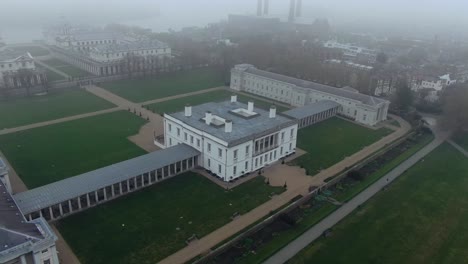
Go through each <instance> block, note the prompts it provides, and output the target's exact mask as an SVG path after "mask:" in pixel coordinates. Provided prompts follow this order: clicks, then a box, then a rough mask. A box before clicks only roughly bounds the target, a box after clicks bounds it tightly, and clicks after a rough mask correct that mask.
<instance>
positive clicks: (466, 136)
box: [455, 132, 468, 151]
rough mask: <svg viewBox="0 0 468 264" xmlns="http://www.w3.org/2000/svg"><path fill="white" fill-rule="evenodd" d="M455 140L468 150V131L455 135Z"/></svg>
mask: <svg viewBox="0 0 468 264" xmlns="http://www.w3.org/2000/svg"><path fill="white" fill-rule="evenodd" d="M455 142H457V144H459V145H460V146H461V147H463V148H464V149H465V150H466V151H468V132H465V133H461V134H460V135H457V136H455Z"/></svg>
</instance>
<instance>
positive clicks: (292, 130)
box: [291, 128, 294, 138]
mask: <svg viewBox="0 0 468 264" xmlns="http://www.w3.org/2000/svg"><path fill="white" fill-rule="evenodd" d="M293 136H294V128H293V129H291V138H293Z"/></svg>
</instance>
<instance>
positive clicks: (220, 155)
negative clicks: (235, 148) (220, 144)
mask: <svg viewBox="0 0 468 264" xmlns="http://www.w3.org/2000/svg"><path fill="white" fill-rule="evenodd" d="M218 156H219V157H220V158H222V157H223V150H222V149H220V148H218Z"/></svg>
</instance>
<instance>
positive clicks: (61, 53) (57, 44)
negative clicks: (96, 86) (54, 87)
mask: <svg viewBox="0 0 468 264" xmlns="http://www.w3.org/2000/svg"><path fill="white" fill-rule="evenodd" d="M44 37H45V41H46V43H47V44H48V45H50V47H51V51H52V53H53V55H54V56H56V57H58V58H59V59H61V60H63V61H66V62H67V63H70V64H72V65H74V66H76V67H78V68H81V69H83V70H85V71H87V72H89V73H91V74H94V75H98V76H108V75H120V74H132V73H143V72H148V73H152V72H156V71H158V70H160V69H163V68H165V67H167V66H168V63H169V61H170V59H171V58H172V50H171V48H170V47H169V46H168V45H167V44H165V43H163V42H161V41H158V40H150V39H147V38H144V37H142V38H135V37H130V36H125V35H123V34H120V33H116V32H112V31H106V30H102V29H96V28H77V27H71V26H69V25H66V24H65V25H61V26H56V27H53V28H49V29H48V30H46V31H45V33H44Z"/></svg>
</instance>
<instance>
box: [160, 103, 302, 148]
mask: <svg viewBox="0 0 468 264" xmlns="http://www.w3.org/2000/svg"><path fill="white" fill-rule="evenodd" d="M239 108H243V109H247V105H246V104H243V103H240V102H235V103H231V102H230V101H225V102H219V103H213V102H211V103H206V104H202V105H197V106H193V107H192V116H191V117H186V116H185V114H184V111H182V112H177V113H173V114H168V115H169V116H171V117H174V118H176V119H178V120H180V121H182V122H184V123H186V124H188V125H189V126H191V127H194V128H196V129H198V130H201V131H203V132H206V133H208V134H210V135H212V136H214V137H216V138H219V139H221V140H223V141H225V142H227V143H228V145H230V146H231V145H238V144H240V143H243V142H245V141H248V140H251V139H255V138H257V137H261V136H264V135H268V134H271V133H273V132H274V131H277V130H279V129H281V128H285V127H288V126H292V125H294V124H297V121H296V120H294V119H293V118H290V117H287V116H284V115H281V114H279V113H277V114H276V117H275V118H270V117H269V111H265V110H263V109H260V108H257V107H254V112H256V113H257V114H258V115H256V116H254V117H251V118H244V117H241V116H239V115H236V114H233V113H231V112H230V111H232V110H235V109H239ZM206 112H211V113H212V114H213V115H215V116H219V117H221V118H224V119H226V120H231V121H232V132H231V133H226V132H225V127H224V125H222V126H220V127H216V126H212V125H207V124H206V123H205V122H204V121H203V120H202V118H204V117H205V113H206Z"/></svg>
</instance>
